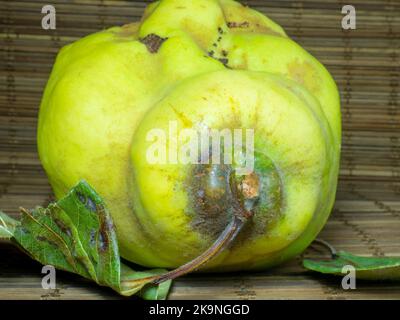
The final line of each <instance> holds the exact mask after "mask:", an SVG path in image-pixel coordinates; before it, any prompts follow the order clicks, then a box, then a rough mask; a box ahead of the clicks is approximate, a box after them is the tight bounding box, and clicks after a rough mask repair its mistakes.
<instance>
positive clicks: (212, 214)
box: [38, 0, 341, 271]
mask: <svg viewBox="0 0 400 320" xmlns="http://www.w3.org/2000/svg"><path fill="white" fill-rule="evenodd" d="M171 123H175V124H176V129H177V130H178V131H179V130H182V129H190V128H192V129H196V130H197V129H198V128H200V127H201V128H213V129H220V130H223V129H224V128H230V129H232V130H233V129H238V128H239V129H252V130H254V156H255V158H254V172H253V173H251V174H248V175H246V176H244V177H242V178H240V179H239V178H236V177H235V178H234V179H233V180H234V181H233V182H232V179H231V178H230V175H231V171H230V170H231V169H232V168H233V170H234V169H235V164H232V165H231V166H224V165H222V164H221V165H211V164H210V165H206V164H190V163H171V162H168V163H152V162H149V161H148V157H147V153H148V151H149V148H150V149H151V148H152V145H153V143H154V141H152V140H151V139H148V134H149V132H154V131H152V130H163V131H165V132H169V130H170V125H171ZM156 132H158V131H156ZM165 139H166V140H165V143H166V144H167V145H172V144H174V143H176V142H174V141H172V139H173V138H172V136H171V135H168V134H167V135H166V136H165ZM340 141H341V121H340V102H339V94H338V90H337V88H336V85H335V83H334V81H333V79H332V77H331V76H330V74H329V73H328V71H327V70H326V69H325V68H324V66H323V65H322V64H321V63H320V62H318V61H317V60H316V59H315V58H314V57H313V56H311V55H310V54H309V53H308V52H307V51H305V50H304V49H303V48H302V47H301V46H299V45H298V44H297V43H296V42H294V41H293V40H291V39H290V38H289V37H288V36H287V35H286V34H285V32H284V30H283V29H282V28H281V27H280V26H279V25H277V24H276V23H274V22H273V21H271V20H270V19H269V18H267V17H266V16H264V15H263V14H261V13H259V12H257V11H255V10H252V9H250V8H248V7H245V6H243V5H241V4H240V3H238V2H236V1H232V0H190V1H188V0H161V1H158V2H154V3H152V4H150V5H149V6H148V7H147V9H146V11H145V13H144V15H143V18H142V19H141V21H140V22H137V23H132V24H128V25H124V26H122V27H112V28H110V29H107V30H104V31H101V32H98V33H95V34H92V35H89V36H87V37H84V38H82V39H80V40H78V41H76V42H74V43H72V44H69V45H67V46H65V47H64V48H62V50H61V51H60V53H59V54H58V56H57V59H56V62H55V65H54V67H53V70H52V73H51V76H50V79H49V81H48V83H47V86H46V89H45V93H44V96H43V100H42V103H41V106H40V115H39V126H38V147H39V154H40V159H41V161H42V164H43V166H44V168H45V170H46V173H47V175H48V177H49V180H50V183H51V185H52V187H53V189H54V192H55V194H56V196H57V198H60V197H62V196H63V195H64V194H65V193H66V192H67V191H68V190H69V189H70V188H71V187H73V186H74V185H75V184H76V183H77V182H78V181H79V180H81V179H85V180H86V181H87V182H88V183H89V184H90V185H91V186H93V187H94V188H95V189H96V190H97V192H98V193H99V194H100V195H101V196H102V197H103V198H104V200H105V202H106V204H107V206H108V208H109V210H110V213H111V215H112V218H113V221H114V224H115V227H116V231H117V235H118V241H119V247H120V252H121V255H122V256H123V257H124V258H126V259H127V260H130V261H132V262H135V263H137V264H141V265H143V266H149V267H165V268H177V267H179V266H181V265H183V264H185V263H187V262H188V261H190V260H192V259H195V258H196V257H198V256H201V254H202V253H203V252H207V250H208V249H209V248H210V247H212V245H213V243H215V241H216V239H218V237H220V238H221V234H223V233H224V232H225V236H226V237H228V236H227V233H226V232H228V233H229V232H231V233H232V232H233V231H234V230H232V229H229V228H228V229H227V226H229V224H230V222H231V221H232V216H233V215H235V214H237V211H240V209H238V206H241V205H242V206H244V205H245V204H246V201H247V200H249V199H251V198H252V197H255V198H256V201H254V202H253V203H252V207H251V208H250V209H248V210H247V211H249V212H250V211H251V216H249V217H247V218H248V221H247V222H246V225H245V226H244V227H243V228H242V229H241V231H240V233H239V234H237V237H236V239H235V240H234V241H232V243H229V244H230V246H225V244H226V243H225V244H224V248H223V249H225V250H219V251H220V252H219V255H218V256H215V257H214V259H212V260H211V261H209V263H207V264H205V265H204V266H203V268H202V270H212V271H228V270H253V269H261V268H265V267H268V266H272V265H276V264H278V263H281V262H283V261H285V260H287V259H289V258H291V257H293V256H295V255H297V254H299V253H301V252H302V251H303V250H304V249H305V248H306V247H307V246H308V245H309V244H310V243H311V242H312V241H313V239H314V238H315V237H316V236H317V234H318V233H319V231H320V230H321V229H322V227H323V226H324V224H325V222H326V220H327V218H328V216H329V213H330V211H331V209H332V206H333V202H334V198H335V192H336V186H337V178H338V168H339V158H340ZM169 156H171V155H169ZM229 168H231V169H229ZM228 175H229V177H228ZM231 184H233V187H232V185H231ZM246 192H247V193H246ZM242 209H243V208H242ZM242 211H243V210H242ZM245 211H246V210H245V209H244V212H245ZM231 227H232V226H231ZM224 230H225V231H224ZM231 235H232V234H231ZM231 235H229V236H231ZM235 236H236V234H235ZM232 239H233V236H232V237H231V239H230V240H232ZM220 240H221V239H220ZM225 240H226V239H225ZM216 243H217V245H218V244H219V245H221V246H222V243H221V242H218V241H217V242H216ZM219 249H221V248H219ZM213 250H214V251H216V248H215V247H214V248H213ZM211 251H212V250H211ZM211 251H209V252H208V253H209V254H210V255H212V252H211ZM201 258H202V259H203V261H205V260H207V257H204V256H203V257H201ZM200 265H201V264H200V263H198V264H197V266H200Z"/></svg>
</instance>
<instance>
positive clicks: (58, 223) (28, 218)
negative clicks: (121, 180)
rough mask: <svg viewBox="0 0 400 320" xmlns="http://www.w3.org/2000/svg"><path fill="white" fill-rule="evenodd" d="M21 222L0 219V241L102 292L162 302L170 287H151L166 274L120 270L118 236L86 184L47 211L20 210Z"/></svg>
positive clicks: (4, 218)
mask: <svg viewBox="0 0 400 320" xmlns="http://www.w3.org/2000/svg"><path fill="white" fill-rule="evenodd" d="M21 213H22V217H21V222H20V223H18V222H16V221H15V220H13V219H11V218H9V217H8V216H7V215H5V214H0V238H1V237H4V238H8V239H9V238H11V237H14V239H15V241H16V242H17V243H18V244H19V245H20V246H21V247H22V248H23V249H24V250H25V251H26V252H27V253H28V254H29V255H30V256H31V257H32V258H33V259H35V260H37V261H39V262H40V263H42V264H44V265H53V266H54V267H55V268H57V269H62V270H65V271H69V272H72V273H76V274H79V275H81V276H83V277H85V278H88V279H91V280H93V281H95V282H96V283H98V284H99V285H102V286H107V287H110V288H112V289H114V290H115V291H117V292H118V293H120V294H121V295H124V296H131V295H133V294H139V295H140V296H141V297H143V298H144V299H165V298H166V296H167V294H168V291H169V288H170V285H171V281H166V282H164V283H161V284H159V285H154V284H152V282H153V281H155V280H157V277H158V276H159V275H161V274H164V273H166V272H167V271H166V270H163V269H156V270H146V271H135V270H132V269H131V268H129V267H128V266H125V265H123V264H121V261H120V256H119V251H118V243H117V236H116V233H115V228H114V225H113V222H112V219H111V216H110V214H109V213H108V210H107V208H106V206H105V204H104V202H103V200H102V199H101V197H100V196H99V195H98V194H97V193H96V192H95V191H94V190H93V189H92V188H91V187H90V186H89V185H88V184H87V183H86V182H85V181H81V182H80V183H79V184H77V185H76V186H75V187H74V188H73V189H72V190H71V191H70V192H69V193H68V194H67V195H66V196H65V197H64V198H63V199H61V200H60V201H58V202H57V203H52V204H50V205H49V206H48V207H47V208H41V207H37V208H36V209H34V210H33V211H27V210H25V209H21Z"/></svg>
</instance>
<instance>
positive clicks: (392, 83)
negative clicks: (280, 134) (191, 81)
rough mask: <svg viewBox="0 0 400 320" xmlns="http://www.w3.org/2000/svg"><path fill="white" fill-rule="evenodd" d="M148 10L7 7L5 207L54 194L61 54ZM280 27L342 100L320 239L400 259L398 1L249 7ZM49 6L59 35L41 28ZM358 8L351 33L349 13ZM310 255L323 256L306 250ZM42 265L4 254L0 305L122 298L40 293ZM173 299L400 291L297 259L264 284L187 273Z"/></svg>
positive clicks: (0, 142) (12, 209) (83, 5)
mask: <svg viewBox="0 0 400 320" xmlns="http://www.w3.org/2000/svg"><path fill="white" fill-rule="evenodd" d="M148 2H149V1H88V0H87V1H83V0H79V1H54V0H52V1H0V19H1V21H0V24H1V28H0V29H1V34H0V37H1V38H0V55H1V58H0V208H1V210H3V211H5V212H6V213H11V214H14V215H17V214H18V208H19V207H20V206H23V207H26V208H32V207H34V206H36V205H47V203H48V202H49V200H51V197H52V196H51V194H52V192H51V188H50V186H49V184H48V182H47V179H46V176H45V174H44V172H43V170H42V168H41V165H40V162H39V159H38V157H37V150H36V141H35V140H36V123H37V115H38V108H39V104H40V99H41V94H42V91H43V88H44V86H45V83H46V80H47V78H48V76H49V73H50V70H51V67H52V64H53V61H54V57H55V55H56V53H57V51H58V50H59V48H60V47H62V46H63V45H65V44H67V43H69V42H72V41H74V40H77V39H78V38H80V37H82V36H84V35H87V34H89V33H92V32H95V31H98V30H100V29H103V28H107V27H110V26H113V25H122V24H124V23H129V22H131V21H135V20H138V19H139V18H140V16H141V14H142V12H143V9H144V7H145V5H146V3H148ZM243 3H245V4H248V5H250V6H252V7H253V8H256V9H258V10H260V11H262V12H264V13H266V14H267V15H268V16H269V17H270V18H272V19H273V20H275V21H276V22H278V23H279V24H281V25H282V26H283V27H284V28H285V30H286V31H287V33H288V34H289V36H291V37H292V38H293V39H295V40H296V41H298V42H299V43H300V44H301V45H302V46H303V47H305V48H306V49H307V50H309V51H310V52H311V53H312V54H313V55H315V56H316V57H317V58H318V59H319V60H320V61H321V62H322V63H324V64H325V65H326V66H327V68H328V69H329V70H330V72H331V73H332V74H333V76H334V78H335V80H336V82H337V84H338V86H339V89H340V92H341V98H342V113H343V155H342V164H341V171H340V183H339V189H338V195H337V201H336V205H335V208H334V211H333V213H332V216H331V218H330V220H329V222H328V224H327V225H326V227H325V229H324V230H323V232H322V234H321V236H320V237H321V238H323V239H325V240H327V241H329V242H330V243H332V244H333V245H335V246H336V247H337V248H338V249H344V250H348V251H351V252H352V253H356V254H363V255H375V256H385V255H386V256H387V255H397V256H400V166H399V165H400V110H399V108H400V107H399V90H400V87H399V78H400V1H399V0H393V1H388V0H387V1H384V0H351V1H338V0H325V1H322V0H321V1H316V0H308V1H289V0H280V1H276V0H275V1H274V0H268V1H243ZM46 4H52V5H54V6H55V8H56V12H57V29H56V30H43V29H42V28H41V19H42V17H43V14H41V8H42V6H44V5H46ZM346 4H351V5H353V6H355V8H356V10H357V29H356V30H349V31H344V30H342V28H341V19H342V17H343V15H342V13H341V8H342V6H343V5H346ZM306 255H307V256H316V255H323V253H322V252H319V251H316V250H312V249H309V250H308V251H307V253H306ZM40 271H41V266H40V265H39V264H37V263H35V262H31V261H30V260H29V259H28V258H26V257H25V256H24V255H22V254H20V253H19V252H18V251H16V250H15V249H13V247H12V246H10V245H8V244H4V243H3V244H0V299H10V298H14V299H23V298H30V299H59V298H61V299H92V298H118V296H117V295H115V294H114V293H113V292H111V291H110V290H108V289H102V288H98V287H97V286H96V285H92V284H90V283H88V282H87V281H85V280H81V279H80V278H79V277H76V276H73V275H69V274H65V273H61V272H59V273H58V278H57V281H58V282H57V283H58V289H57V290H53V291H45V290H42V289H41V286H40V282H41V274H40ZM170 298H172V299H174V298H175V299H178V298H191V299H195V298H196V299H207V298H209V299H213V298H225V299H264V298H268V299H269V298H272V299H273V298H305V299H309V298H313V299H315V298H327V299H342V298H400V284H394V283H392V284H390V283H389V284H379V283H362V282H358V283H357V290H354V291H344V290H342V289H341V285H340V279H339V278H330V277H320V276H318V275H315V274H311V273H309V272H306V271H305V270H304V269H303V268H302V267H301V257H299V258H298V259H295V260H294V261H291V262H289V263H287V264H285V265H283V266H281V267H278V268H275V269H273V270H268V271H266V272H264V273H258V274H254V273H252V274H227V275H223V276H222V275H189V276H187V277H185V278H182V279H179V280H177V281H176V282H175V284H174V287H173V290H172V293H171V295H170Z"/></svg>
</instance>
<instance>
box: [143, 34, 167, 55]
mask: <svg viewBox="0 0 400 320" xmlns="http://www.w3.org/2000/svg"><path fill="white" fill-rule="evenodd" d="M166 40H168V38H162V37H160V36H158V35H156V34H154V33H151V34H148V35H147V36H146V37H144V38H142V39H140V40H139V41H140V42H141V43H143V44H144V45H145V46H146V47H147V50H148V51H149V52H150V53H157V52H158V50H159V49H160V47H161V45H162V44H163V43H164V41H166Z"/></svg>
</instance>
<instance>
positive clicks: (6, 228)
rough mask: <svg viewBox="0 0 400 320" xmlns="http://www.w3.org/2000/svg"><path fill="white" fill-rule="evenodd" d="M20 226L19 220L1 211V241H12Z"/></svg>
mask: <svg viewBox="0 0 400 320" xmlns="http://www.w3.org/2000/svg"><path fill="white" fill-rule="evenodd" d="M18 224H19V222H18V221H17V220H14V219H13V218H11V217H9V216H8V215H6V214H5V213H3V212H1V211H0V239H11V238H12V237H13V236H14V229H15V227H16V226H17V225H18Z"/></svg>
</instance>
